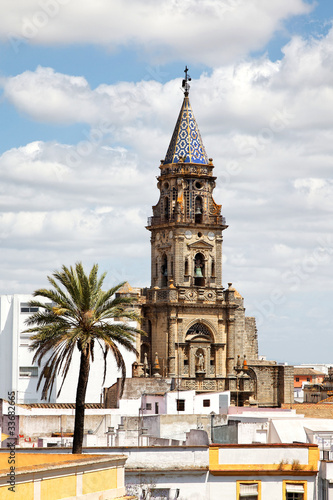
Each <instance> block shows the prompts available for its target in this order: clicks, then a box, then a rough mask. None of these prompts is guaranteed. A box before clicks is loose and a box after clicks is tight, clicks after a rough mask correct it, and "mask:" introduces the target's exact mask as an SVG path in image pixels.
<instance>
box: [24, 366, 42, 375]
mask: <svg viewBox="0 0 333 500" xmlns="http://www.w3.org/2000/svg"><path fill="white" fill-rule="evenodd" d="M20 377H38V367H37V366H20Z"/></svg>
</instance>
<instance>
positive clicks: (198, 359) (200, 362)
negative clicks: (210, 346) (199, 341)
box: [194, 349, 205, 373]
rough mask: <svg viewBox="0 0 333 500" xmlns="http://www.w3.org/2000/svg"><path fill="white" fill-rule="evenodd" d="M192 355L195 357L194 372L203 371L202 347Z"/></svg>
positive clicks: (203, 356)
mask: <svg viewBox="0 0 333 500" xmlns="http://www.w3.org/2000/svg"><path fill="white" fill-rule="evenodd" d="M194 356H195V358H196V363H195V371H196V373H205V355H204V353H203V351H202V349H198V350H197V352H196V353H195V355H194Z"/></svg>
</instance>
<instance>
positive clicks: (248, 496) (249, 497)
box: [237, 481, 261, 500]
mask: <svg viewBox="0 0 333 500" xmlns="http://www.w3.org/2000/svg"><path fill="white" fill-rule="evenodd" d="M237 500H261V482H260V481H237Z"/></svg>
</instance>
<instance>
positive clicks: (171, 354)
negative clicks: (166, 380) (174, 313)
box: [168, 318, 177, 377]
mask: <svg viewBox="0 0 333 500" xmlns="http://www.w3.org/2000/svg"><path fill="white" fill-rule="evenodd" d="M176 330H177V318H169V345H168V360H169V377H174V376H175V375H176V366H175V365H176V363H175V360H176V358H175V356H176V350H175V342H176V333H177V332H176Z"/></svg>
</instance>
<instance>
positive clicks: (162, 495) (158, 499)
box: [150, 488, 170, 500]
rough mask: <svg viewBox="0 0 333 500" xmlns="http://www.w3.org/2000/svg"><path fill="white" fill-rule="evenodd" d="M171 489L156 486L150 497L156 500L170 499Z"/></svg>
mask: <svg viewBox="0 0 333 500" xmlns="http://www.w3.org/2000/svg"><path fill="white" fill-rule="evenodd" d="M169 494H170V490H169V489H168V488H154V489H153V490H152V491H151V493H150V498H154V499H155V500H169V498H170V495H169Z"/></svg>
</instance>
